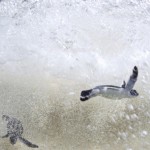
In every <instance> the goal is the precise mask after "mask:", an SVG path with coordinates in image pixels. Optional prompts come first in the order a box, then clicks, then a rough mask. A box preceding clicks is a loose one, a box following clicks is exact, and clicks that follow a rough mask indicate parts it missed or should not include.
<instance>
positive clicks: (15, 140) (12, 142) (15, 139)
mask: <svg viewBox="0 0 150 150" xmlns="http://www.w3.org/2000/svg"><path fill="white" fill-rule="evenodd" d="M16 142H17V136H11V137H10V143H11V144H12V145H14V144H16Z"/></svg>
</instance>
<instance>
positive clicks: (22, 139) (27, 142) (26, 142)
mask: <svg viewBox="0 0 150 150" xmlns="http://www.w3.org/2000/svg"><path fill="white" fill-rule="evenodd" d="M19 140H20V141H21V142H22V143H24V144H26V145H27V146H28V147H32V148H38V146H37V145H35V144H32V143H31V142H29V141H28V140H26V139H24V138H22V137H19Z"/></svg>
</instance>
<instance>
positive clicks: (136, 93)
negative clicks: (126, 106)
mask: <svg viewBox="0 0 150 150" xmlns="http://www.w3.org/2000/svg"><path fill="white" fill-rule="evenodd" d="M130 94H131V96H134V97H135V96H138V95H139V93H138V92H137V91H136V90H133V89H132V90H131V91H130Z"/></svg>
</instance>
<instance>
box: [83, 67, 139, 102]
mask: <svg viewBox="0 0 150 150" xmlns="http://www.w3.org/2000/svg"><path fill="white" fill-rule="evenodd" d="M137 77H138V68H137V67H136V66H134V68H133V72H132V75H131V76H130V78H129V80H128V82H127V84H126V82H125V81H124V82H123V85H122V86H121V87H119V86H114V85H100V86H97V87H95V88H93V89H90V90H85V91H82V92H81V96H80V100H81V101H86V100H88V99H90V98H92V97H95V96H98V95H101V96H103V97H106V98H109V99H122V98H134V97H136V96H138V95H139V94H138V93H137V91H136V90H134V89H133V87H134V85H135V83H136V81H137Z"/></svg>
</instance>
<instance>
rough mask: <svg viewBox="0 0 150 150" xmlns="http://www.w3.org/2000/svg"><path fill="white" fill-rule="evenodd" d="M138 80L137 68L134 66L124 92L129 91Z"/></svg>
mask: <svg viewBox="0 0 150 150" xmlns="http://www.w3.org/2000/svg"><path fill="white" fill-rule="evenodd" d="M137 78H138V68H137V67H136V66H134V68H133V71H132V75H131V76H130V78H129V80H128V82H127V85H126V87H125V88H126V90H128V91H131V90H132V89H133V87H134V85H135V83H136V81H137Z"/></svg>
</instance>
